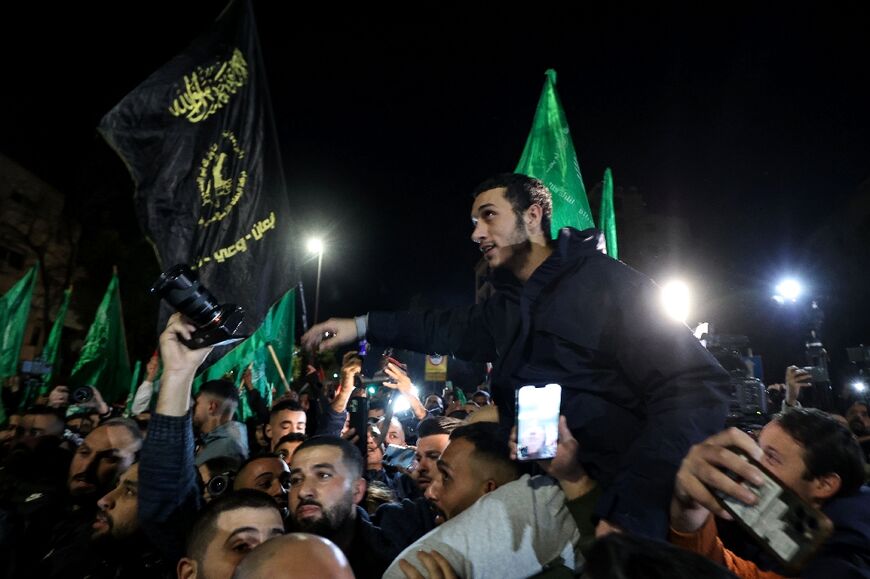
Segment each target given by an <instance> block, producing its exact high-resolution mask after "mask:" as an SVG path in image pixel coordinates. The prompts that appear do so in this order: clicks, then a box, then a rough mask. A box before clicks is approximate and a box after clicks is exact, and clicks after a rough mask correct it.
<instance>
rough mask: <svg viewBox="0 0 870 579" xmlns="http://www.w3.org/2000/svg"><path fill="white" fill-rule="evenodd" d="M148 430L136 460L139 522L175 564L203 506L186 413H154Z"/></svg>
mask: <svg viewBox="0 0 870 579" xmlns="http://www.w3.org/2000/svg"><path fill="white" fill-rule="evenodd" d="M148 426H149V427H148V437H147V438H146V439H145V443H144V445H143V447H142V455H141V458H140V460H139V523H140V525H141V526H142V529H143V530H144V531H145V534H146V536H147V537H148V538H149V539H150V540H151V541H152V542H153V544H154V545H155V546H156V547H157V548H158V549H160V550H161V552H163V553H164V554H165V555H166V556H167V558H168V559H169V560H171V561H177V560H178V559H179V558H181V557H182V556H183V555H184V541H185V536H186V534H187V531H188V530H189V529H190V526H191V525H192V524H193V520H194V518H195V517H196V513H197V512H198V511H199V509H200V507H201V506H202V492H201V491H200V489H199V485H198V483H197V472H196V467H195V466H194V462H193V452H194V447H193V428H192V425H191V417H190V413H188V414H187V415H186V416H164V415H161V414H155V415H154V416H153V417H152V418H151V422H150V424H149V425H148Z"/></svg>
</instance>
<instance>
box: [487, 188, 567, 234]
mask: <svg viewBox="0 0 870 579" xmlns="http://www.w3.org/2000/svg"><path fill="white" fill-rule="evenodd" d="M502 187H503V188H505V192H504V197H505V199H507V200H508V201H510V204H511V206H512V207H513V209H514V213H516V214H517V216H518V217H519V216H521V215H522V214H523V211H525V210H526V209H528V208H529V207H531V206H532V205H538V206H540V207H541V231H542V232H543V233H544V239H548V240H549V239H550V221H551V219H552V216H553V195H552V194H551V193H550V190H549V189H547V186H546V185H544V183H543V181H541V180H540V179H535V178H534V177H529V176H528V175H522V174H520V173H501V174H499V175H495V176H494V177H490V178H489V179H487V180H486V181H484V182H483V183H481V184H480V185H478V186H477V187H476V188H475V189H474V192H473V194H472V196H473V197H474V198H477V196H478V195H480V194H481V193H483V192H484V191H489V190H490V189H499V188H502Z"/></svg>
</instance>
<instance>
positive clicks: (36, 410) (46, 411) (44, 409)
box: [22, 404, 66, 422]
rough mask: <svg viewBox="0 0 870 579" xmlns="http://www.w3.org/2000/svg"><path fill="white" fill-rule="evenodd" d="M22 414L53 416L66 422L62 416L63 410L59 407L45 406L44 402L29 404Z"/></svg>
mask: <svg viewBox="0 0 870 579" xmlns="http://www.w3.org/2000/svg"><path fill="white" fill-rule="evenodd" d="M22 414H23V415H24V416H28V415H40V416H54V417H55V418H57V419H58V420H60V421H61V422H66V417H65V416H64V412H63V410H61V409H59V408H52V407H51V406H46V405H45V404H35V405H34V406H31V407H30V408H28V409H27V410H25V411H24V412H23V413H22Z"/></svg>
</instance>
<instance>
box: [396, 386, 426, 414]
mask: <svg viewBox="0 0 870 579" xmlns="http://www.w3.org/2000/svg"><path fill="white" fill-rule="evenodd" d="M411 392H412V393H413V394H414V396H417V395H418V394H419V393H420V391H419V390H418V389H417V387H416V386H414V385H413V384H411ZM410 409H411V403H410V402H408V397H407V396H402V395H401V394H397V395H396V397H395V398H393V412H395V413H397V414H398V413H399V412H405V411H407V410H410Z"/></svg>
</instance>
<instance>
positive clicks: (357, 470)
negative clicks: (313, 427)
mask: <svg viewBox="0 0 870 579" xmlns="http://www.w3.org/2000/svg"><path fill="white" fill-rule="evenodd" d="M316 446H333V447H335V448H338V449H340V450H341V459H342V460H343V461H344V464H345V466H346V467H347V468H348V469H349V470H350V473H351V476H352V477H353V478H355V479H356V478H360V477H361V476H362V475H363V472H364V470H365V461H364V460H363V456H362V454H360V451H359V449H358V448H357V447H356V445H355V444H353V443H351V442H350V441H347V440H345V439H343V438H339V437H337V436H313V437H311V438H309V439H308V440H306V441H305V442H303V443H302V444H300V445H299V446H298V447H297V448H296V452H295V454H294V455H293V456H299V453H300V452H302V451H303V450H305V449H306V448H314V447H316Z"/></svg>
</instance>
